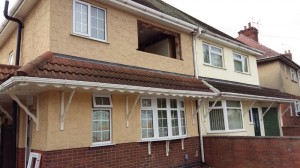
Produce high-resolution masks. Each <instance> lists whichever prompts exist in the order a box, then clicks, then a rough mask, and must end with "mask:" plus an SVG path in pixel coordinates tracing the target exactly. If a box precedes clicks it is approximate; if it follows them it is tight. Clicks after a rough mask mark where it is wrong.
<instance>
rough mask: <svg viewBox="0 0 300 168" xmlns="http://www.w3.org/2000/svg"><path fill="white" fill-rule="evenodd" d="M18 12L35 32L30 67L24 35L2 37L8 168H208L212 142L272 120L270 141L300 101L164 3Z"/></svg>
mask: <svg viewBox="0 0 300 168" xmlns="http://www.w3.org/2000/svg"><path fill="white" fill-rule="evenodd" d="M12 9H13V11H11V12H10V13H9V15H11V16H13V17H16V18H19V19H21V20H22V22H23V26H24V28H23V34H22V41H21V46H20V49H21V55H20V57H18V52H17V50H16V49H15V47H16V37H17V27H16V24H15V23H14V22H12V21H5V22H4V23H3V26H2V27H1V29H0V32H1V33H0V56H1V57H0V63H1V65H0V110H1V112H2V114H3V116H5V120H4V124H2V131H3V134H2V133H1V145H0V146H1V149H0V156H1V157H0V159H2V160H1V161H3V162H1V166H2V167H15V164H17V167H24V166H25V165H27V164H31V162H32V159H33V158H35V159H33V160H34V161H35V162H38V161H40V164H41V167H43V168H44V167H47V168H48V167H120V166H122V167H184V166H188V167H192V166H201V161H204V155H203V142H202V135H239V136H254V135H256V131H255V128H256V127H255V126H254V125H255V122H257V121H258V120H262V119H263V118H264V121H262V122H259V121H258V123H260V125H258V126H261V127H259V129H258V130H257V131H258V132H260V133H261V135H264V134H265V135H268V133H267V128H264V126H263V124H262V123H265V122H266V121H265V118H266V116H267V115H269V114H270V115H271V114H272V116H273V117H274V116H275V117H277V109H276V106H274V105H276V104H278V103H293V102H294V101H295V97H293V96H292V95H290V94H286V93H283V92H280V91H279V90H275V89H269V88H264V87H260V86H259V79H258V74H257V67H256V64H255V56H254V55H256V54H261V52H260V51H259V50H256V49H253V48H251V47H249V46H247V45H244V44H242V43H241V42H239V41H237V40H236V39H234V38H232V37H230V36H228V35H226V34H224V33H222V32H221V31H219V30H217V29H215V28H213V27H211V26H209V25H207V24H205V23H203V22H201V21H198V20H197V19H195V18H193V17H191V16H189V15H187V14H185V13H183V12H181V11H179V10H177V9H176V8H174V7H172V6H170V5H168V4H166V3H164V2H163V1H161V0H155V1H141V0H132V1H131V0H130V1H127V0H126V1H125V0H109V1H99V0H86V1H81V0H64V1H60V0H18V1H17V3H16V5H15V6H14V7H13V8H12ZM18 60H19V61H18ZM7 64H10V65H7ZM199 77H200V78H199ZM249 110H250V113H249V112H248V111H249ZM273 114H275V115H273ZM263 115H266V116H265V117H262V116H263ZM11 125H12V126H11ZM277 126H278V125H277ZM278 130H279V131H280V129H279V128H278ZM264 132H265V133H264ZM15 135H16V136H17V137H14V136H15ZM270 135H275V133H270ZM276 135H277V134H276ZM14 145H17V146H16V149H17V150H12V151H11V149H15V148H14ZM33 152H34V153H33ZM4 153H5V154H6V155H4ZM8 153H11V154H8ZM40 157H41V160H40Z"/></svg>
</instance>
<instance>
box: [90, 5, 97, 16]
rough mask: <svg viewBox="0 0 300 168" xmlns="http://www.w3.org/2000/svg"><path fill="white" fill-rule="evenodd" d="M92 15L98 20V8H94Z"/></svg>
mask: <svg viewBox="0 0 300 168" xmlns="http://www.w3.org/2000/svg"><path fill="white" fill-rule="evenodd" d="M91 15H92V17H96V18H97V8H95V7H92V10H91Z"/></svg>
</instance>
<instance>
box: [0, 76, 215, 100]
mask: <svg viewBox="0 0 300 168" xmlns="http://www.w3.org/2000/svg"><path fill="white" fill-rule="evenodd" d="M17 84H37V85H39V86H47V85H52V86H53V85H55V86H56V87H59V88H62V87H69V88H71V89H74V88H76V87H80V88H84V89H97V90H109V91H120V92H124V91H128V92H130V93H148V94H156V95H164V96H178V97H192V98H201V97H203V98H211V97H214V96H216V95H217V93H215V92H201V91H188V90H173V89H162V88H152V87H143V86H131V85H120V84H111V83H99V82H86V81H76V80H65V79H51V78H37V77H27V76H17V77H11V78H9V79H8V80H7V81H5V82H3V83H2V84H1V85H0V93H1V92H5V91H7V90H9V89H10V88H12V86H14V85H17Z"/></svg>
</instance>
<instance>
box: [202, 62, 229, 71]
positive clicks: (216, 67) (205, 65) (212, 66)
mask: <svg viewBox="0 0 300 168" xmlns="http://www.w3.org/2000/svg"><path fill="white" fill-rule="evenodd" d="M203 65H205V66H208V67H212V68H218V69H222V70H227V69H226V68H224V67H218V66H214V65H210V64H206V63H203Z"/></svg>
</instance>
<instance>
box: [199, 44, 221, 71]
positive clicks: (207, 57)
mask: <svg viewBox="0 0 300 168" xmlns="http://www.w3.org/2000/svg"><path fill="white" fill-rule="evenodd" d="M203 57H204V58H203V59H204V63H205V64H209V65H212V66H215V67H220V68H223V50H222V48H219V47H215V46H212V45H209V44H203Z"/></svg>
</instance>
